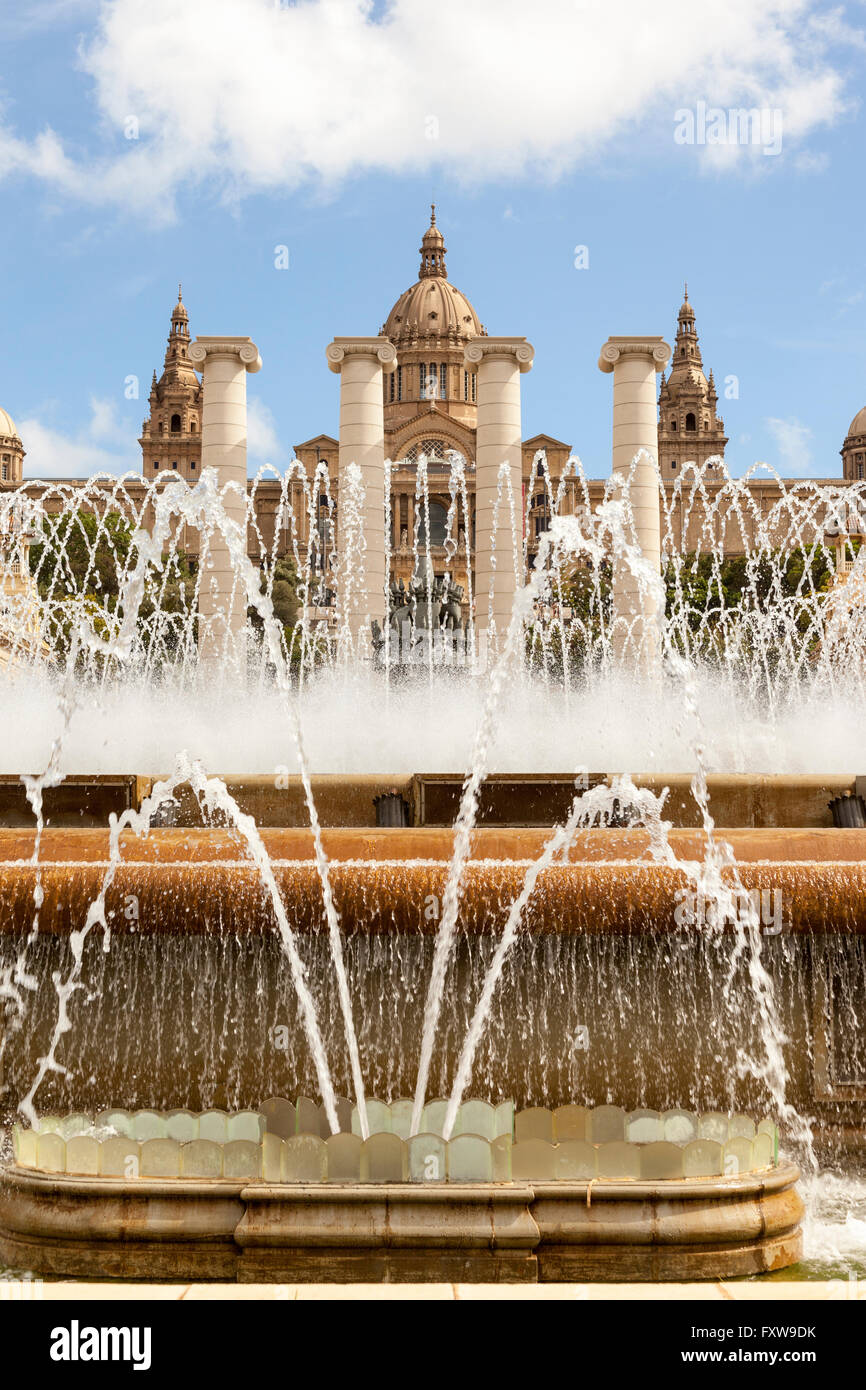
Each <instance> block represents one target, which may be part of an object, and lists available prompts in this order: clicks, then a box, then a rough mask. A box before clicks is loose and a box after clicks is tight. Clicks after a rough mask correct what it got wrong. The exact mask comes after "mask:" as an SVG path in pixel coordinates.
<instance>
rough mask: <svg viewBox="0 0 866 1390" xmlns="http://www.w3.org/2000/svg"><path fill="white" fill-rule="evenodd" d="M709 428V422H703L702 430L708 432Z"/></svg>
mask: <svg viewBox="0 0 866 1390" xmlns="http://www.w3.org/2000/svg"><path fill="white" fill-rule="evenodd" d="M709 428H710V422H709V420H705V421H704V429H705V430H708V429H709Z"/></svg>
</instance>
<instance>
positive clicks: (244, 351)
mask: <svg viewBox="0 0 866 1390" xmlns="http://www.w3.org/2000/svg"><path fill="white" fill-rule="evenodd" d="M208 357H239V358H240V360H241V362H242V363H243V365H244V366H245V367H246V369H247V371H248V372H260V371H261V369H262V359H261V357H260V356H259V350H258V348H257V347H256V345H255V343H254V342H253V340H252V338H237V337H234V336H229V337H215V336H210V335H208V336H205V337H197V338H196V340H195V342H194V343H193V344H192V346H191V348H190V350H189V359H190V361H191V362H193V363H194V364H195V365H196V366H197V367H198V368H199V370H201V368H202V367H203V366H204V364H205V361H206V359H207V358H208Z"/></svg>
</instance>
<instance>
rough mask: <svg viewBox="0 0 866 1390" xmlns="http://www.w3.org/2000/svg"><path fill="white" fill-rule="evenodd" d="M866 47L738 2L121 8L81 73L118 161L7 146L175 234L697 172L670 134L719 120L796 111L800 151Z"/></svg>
mask: <svg viewBox="0 0 866 1390" xmlns="http://www.w3.org/2000/svg"><path fill="white" fill-rule="evenodd" d="M860 42H861V39H860V36H859V34H856V33H852V32H851V31H850V30H848V29H847V28H846V27H845V26H844V23H843V22H842V20H841V19H840V18H839V16H838V14H836V13H835V12H834V14H833V15H832V16H829V17H828V16H827V15H822V14H821V13H820V9H819V5H818V3H817V0H767V3H765V4H762V5H755V4H754V0H726V3H725V4H724V5H719V6H715V7H714V8H713V11H712V23H708V22H707V14H706V10H705V7H703V6H701V5H695V4H694V0H657V3H656V4H655V5H652V6H648V5H647V4H646V3H645V0H619V3H618V4H616V5H613V4H610V5H604V6H602V5H599V4H597V3H595V0H575V3H573V4H565V3H563V0H535V2H534V4H533V5H531V6H530V5H527V4H526V3H525V0H473V3H472V4H471V5H467V4H466V3H465V0H439V3H437V4H436V6H435V7H434V8H433V9H431V7H430V4H429V3H428V0H393V2H392V3H391V4H390V6H389V7H388V9H387V10H386V11H385V13H384V16H381V17H379V16H377V14H376V12H375V11H374V7H373V4H372V0H306V3H303V4H300V3H299V4H288V3H285V4H277V3H275V0H185V3H184V4H183V5H182V6H179V5H178V4H177V2H176V0H149V3H147V4H143V3H142V0H106V3H105V4H104V5H103V7H102V9H101V11H100V15H99V20H98V24H97V28H96V30H95V32H94V33H92V35H91V36H90V38H89V40H88V41H87V43H86V44H85V47H84V49H83V52H82V55H81V58H80V63H81V65H82V67H83V69H84V71H85V72H86V73H87V74H88V75H89V77H90V78H91V80H92V82H93V84H94V93H93V97H94V101H95V105H96V108H97V110H98V113H99V116H100V130H99V135H100V138H101V139H102V141H103V146H102V149H101V152H99V153H93V154H91V156H90V157H89V158H86V159H85V160H84V161H83V162H82V163H81V164H76V163H74V162H73V161H72V160H70V159H69V157H68V156H67V154H66V153H65V151H64V149H63V146H62V142H61V141H60V140H59V139H58V137H57V136H56V135H55V134H54V133H53V132H51V131H45V132H43V134H42V135H41V136H39V137H37V138H36V139H35V140H33V141H27V140H24V139H21V138H15V137H14V136H13V135H12V134H11V132H9V133H7V135H6V137H5V139H4V138H2V137H0V169H2V168H3V167H4V166H5V167H7V168H18V169H25V170H29V171H30V172H31V173H33V174H36V175H38V176H39V177H41V178H44V179H46V180H49V181H50V182H52V183H53V184H56V185H57V186H59V187H60V188H62V189H64V190H66V191H67V192H69V193H71V194H77V195H79V196H80V197H82V198H86V199H89V200H91V201H93V202H114V203H120V204H123V205H124V206H126V207H130V208H132V209H138V210H141V209H148V210H149V211H150V214H151V215H170V213H171V199H172V197H173V196H174V195H175V194H176V193H177V192H178V191H179V190H180V189H184V190H187V191H189V190H191V189H193V188H195V187H196V186H198V185H202V184H204V185H207V186H212V187H214V188H216V189H217V190H218V192H219V193H220V194H221V196H223V197H224V198H229V199H231V198H236V197H239V196H242V195H243V194H244V193H247V192H253V191H268V190H285V189H291V188H294V187H297V186H298V185H300V184H303V183H305V182H308V181H313V182H315V183H318V184H319V185H320V186H322V187H324V188H329V187H332V186H334V185H335V184H336V183H338V182H339V181H340V180H341V179H344V178H346V177H348V176H350V175H353V174H357V173H362V172H364V171H369V170H384V171H388V172H402V171H406V170H411V171H413V172H418V171H419V170H423V169H425V168H431V167H434V166H437V165H444V166H446V167H447V168H448V169H449V171H450V172H456V173H457V174H459V175H462V176H463V177H464V178H466V179H471V180H474V181H478V180H479V179H484V180H490V179H495V178H502V177H517V176H521V175H524V174H531V175H533V176H554V175H556V174H558V173H561V172H562V171H564V170H566V169H568V168H570V167H572V166H574V165H576V164H578V163H579V162H581V161H585V160H587V159H592V158H595V157H597V156H598V154H599V153H600V152H601V151H602V150H603V149H604V147H605V146H607V145H609V144H610V142H611V141H613V140H615V139H617V138H618V137H621V136H625V135H628V136H629V138H630V141H631V142H632V143H631V148H632V151H633V150H634V146H635V144H639V145H640V147H641V148H644V149H645V148H646V147H647V146H649V145H651V146H653V147H656V148H658V149H659V150H663V151H666V152H669V153H670V154H671V156H672V157H673V155H674V154H676V155H678V156H679V157H680V158H687V157H688V155H687V153H686V152H684V151H683V150H682V149H681V148H678V147H677V146H675V144H674V141H673V127H674V121H673V113H674V111H675V110H676V109H677V108H683V107H689V106H692V105H694V104H695V103H696V102H698V101H701V100H703V101H706V102H707V103H710V104H714V105H717V106H722V107H726V108H731V107H743V106H746V107H754V106H759V107H768V108H772V109H779V110H781V111H782V113H783V117H784V131H785V148H786V149H787V148H788V145H789V143H791V144H794V143H796V142H798V141H802V139H803V138H804V137H806V136H808V134H809V133H810V132H811V131H813V130H814V129H815V128H816V127H818V126H821V125H822V124H826V123H828V122H832V121H834V120H835V119H837V118H838V117H839V115H840V114H841V113H842V112H843V111H844V110H845V109H846V104H847V99H846V96H845V92H844V83H843V78H842V75H841V72H840V71H839V70H837V68H836V66H834V61H833V55H834V53H835V52H836V51H837V50H839V51H840V52H841V53H842V55H843V61H844V57H845V56H846V49H847V48H848V47H850V45H852V44H859V43H860ZM130 117H133V118H135V120H136V121H137V122H138V128H139V133H140V138H138V139H134V140H129V139H126V138H125V137H124V130H125V129H128V126H127V123H128V121H129V118H130ZM704 153H705V154H707V157H715V156H713V155H712V154H711V153H708V152H707V151H705V152H704ZM738 153H742V154H743V155H744V156H745V157H746V158H748V156H749V155H750V151H749V149H748V147H746V148H745V149H743V150H742V151H737V150H736V149H734V150H728V151H727V156H728V157H729V158H734V159H736V156H737V154H738ZM751 162H752V163H754V161H753V160H752V161H751ZM772 162H773V161H765V163H772ZM157 208H158V209H159V212H155V211H154V210H155V209H157Z"/></svg>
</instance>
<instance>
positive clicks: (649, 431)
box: [598, 338, 670, 659]
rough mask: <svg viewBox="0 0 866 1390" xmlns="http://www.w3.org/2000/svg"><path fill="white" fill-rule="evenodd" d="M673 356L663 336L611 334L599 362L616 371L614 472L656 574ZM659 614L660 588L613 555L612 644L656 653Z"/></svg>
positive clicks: (643, 551) (639, 542)
mask: <svg viewBox="0 0 866 1390" xmlns="http://www.w3.org/2000/svg"><path fill="white" fill-rule="evenodd" d="M669 357H670V348H669V347H668V345H667V343H665V342H664V341H663V340H662V339H661V338H610V339H608V341H607V343H605V345H604V347H603V348H602V351H601V357H600V358H599V364H598V365H599V367H600V368H601V370H602V371H605V372H613V460H612V462H613V473H614V474H619V475H620V476H621V477H622V478H623V480H624V481H625V480H630V486H629V491H628V497H629V501H630V503H631V509H632V513H633V516H634V536H633V539H634V540H635V541H636V543H637V545H638V547H639V549H640V551H641V554H642V555H643V558H644V560H646V561H647V562H648V564H649V566H650V567H651V568H652V570H653V571H654V573H656V574H658V573H659V571H660V568H661V521H660V510H659V471H658V407H657V404H656V373H657V372H660V371H661V370H662V369H663V367H664V365H665V363H666V362H667V360H668V358H669ZM638 455H640V457H639V458H638V457H637V456H638ZM636 458H637V462H635V459H636ZM658 618H659V614H658V592H657V590H654V589H650V588H647V586H646V584H644V583H642V582H641V579H640V578H639V576H638V575H637V574H635V572H634V570H633V569H632V567H631V566H630V565H629V564H628V563H627V562H626V561H625V560H624V559H623V558H622V557H617V556H614V557H613V640H614V649H615V650H616V651H617V652H618V654H620V655H622V654H624V652H625V649H626V648H627V647H629V648H631V649H633V650H634V652H635V654H637V653H639V652H641V651H643V652H645V653H653V654H654V655H657V650H658V644H657V637H658ZM629 633H631V636H629ZM653 659H654V656H653Z"/></svg>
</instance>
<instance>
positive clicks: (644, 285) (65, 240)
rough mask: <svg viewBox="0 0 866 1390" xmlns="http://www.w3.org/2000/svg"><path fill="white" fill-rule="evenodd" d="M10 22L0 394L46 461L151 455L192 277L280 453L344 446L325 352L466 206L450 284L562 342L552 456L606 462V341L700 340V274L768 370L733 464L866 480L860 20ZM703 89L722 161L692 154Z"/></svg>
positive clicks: (734, 362)
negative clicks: (860, 475) (158, 381)
mask: <svg viewBox="0 0 866 1390" xmlns="http://www.w3.org/2000/svg"><path fill="white" fill-rule="evenodd" d="M7 11H8V7H6V9H4V14H3V16H0V95H2V105H0V197H2V209H3V215H2V217H0V247H2V255H3V267H4V272H5V274H4V296H3V298H4V306H5V317H6V323H5V326H4V328H5V331H4V333H3V348H4V350H3V357H2V369H0V404H2V405H3V406H4V407H5V408H6V409H7V410H9V412H10V413H11V414H12V416H13V417H14V418H15V420H16V421H17V422H18V424H19V428H20V429H21V432H22V435H23V436H24V443H25V447H26V448H28V450H29V452H30V458H29V459H28V463H30V464H31V471H38V472H41V473H44V472H48V473H52V474H56V473H66V474H68V475H73V476H79V475H81V474H82V473H84V472H87V471H91V470H93V469H96V468H98V467H107V468H110V469H112V470H115V471H119V470H122V468H123V467H124V466H126V465H131V466H136V465H137V463H138V460H139V454H138V450H137V446H136V444H135V439H136V436H137V434H138V432H139V430H140V426H141V421H142V418H143V416H144V414H145V411H146V395H147V391H148V389H149V383H150V375H151V371H152V370H153V368H154V366H156V367H159V366H160V365H161V361H162V354H163V352H164V345H165V335H166V332H167V328H168V317H169V313H170V310H171V306H172V303H173V300H174V298H175V295H176V287H177V282H178V280H182V281H183V285H184V298H185V302H186V304H187V307H188V309H189V311H190V316H191V324H192V329H193V332H194V333H195V332H201V333H231V332H237V333H248V334H250V335H251V336H252V337H253V338H254V339H255V341H256V342H257V343H258V345H259V348H260V350H261V354H262V358H263V362H264V368H263V371H262V372H261V373H260V375H259V376H257V377H256V378H255V379H254V380H251V382H250V387H251V402H252V405H251V411H252V430H251V445H252V452H253V455H254V457H253V464H254V465H255V464H257V463H259V462H262V461H264V460H265V459H267V460H270V461H272V462H274V463H276V464H278V465H280V466H283V465H285V463H286V462H287V461H288V459H289V458H290V457H291V446H292V444H294V443H296V442H299V441H301V440H304V439H307V438H309V437H310V436H311V435H314V434H317V433H319V432H320V431H325V432H327V433H331V434H336V432H337V405H338V400H337V393H338V382H337V379H336V378H335V377H334V376H333V375H332V374H331V373H330V372H329V371H328V370H327V367H326V364H325V358H324V349H325V347H326V345H327V343H328V342H329V341H330V339H331V337H332V336H333V335H334V334H338V333H352V332H359V333H375V332H378V330H379V328H380V326H381V324H382V322H383V321H384V319H385V317H386V314H387V312H388V309H389V308H390V305H391V304H392V302H393V301H394V300H395V299H396V298H397V296H398V295H399V294H400V292H401V291H402V290H403V289H404V288H405V287H406V286H407V285H408V284H409V283H411V281H412V280H413V279H414V278H415V276H416V273H417V264H418V257H417V248H418V246H419V243H420V237H421V235H422V233H423V231H424V229H425V227H426V225H427V220H428V213H429V203H430V200H431V197H435V199H436V203H437V207H438V217H439V223H440V226H441V227H442V229H443V231H444V233H445V236H446V242H447V245H448V249H449V255H448V268H449V273H450V277H451V279H452V280H453V281H454V282H455V284H457V285H459V286H460V288H461V289H462V290H463V291H464V292H465V293H466V294H467V295H468V296H469V297H470V299H471V300H472V301H473V303H474V304H475V307H476V309H477V310H478V313H479V315H480V316H481V319H482V321H483V322H484V324H485V326H486V327H487V329H488V331H489V332H491V333H522V334H525V335H526V336H527V337H528V338H529V339H530V340H531V341H532V342H533V343H534V345H535V349H536V358H535V366H534V368H533V370H532V372H531V373H530V374H529V375H528V376H526V377H524V378H523V393H524V394H523V399H524V419H523V423H524V434H525V436H527V437H528V436H530V435H533V434H536V433H539V432H546V433H549V434H552V435H554V436H556V437H558V438H561V439H565V440H566V441H568V442H569V443H570V444H571V445H572V448H573V449H574V450H575V451H576V452H577V453H579V454H580V456H581V457H582V459H583V460H584V464H585V466H586V468H587V471H588V472H589V473H591V474H594V475H602V474H605V473H606V472H607V471H608V470H609V447H610V437H609V436H610V404H611V403H610V378H609V377H607V376H604V375H602V374H601V373H600V372H599V371H598V368H597V366H596V362H597V358H598V350H599V348H600V346H601V344H602V342H603V341H604V340H605V338H606V337H607V336H608V334H611V333H632V332H648V333H663V334H665V336H666V337H668V339H669V340H671V339H672V336H673V332H674V329H675V322H676V311H677V308H678V306H679V303H680V301H681V297H682V282H683V280H684V279H688V282H689V291H690V297H691V299H692V302H693V304H694V306H695V310H696V313H697V322H698V330H699V333H700V337H701V346H702V349H703V354H704V365H705V367H706V368H707V369H709V367H710V366H712V367H713V368H714V370H715V375H716V381H717V384H718V385H719V388H720V393H723V391H724V386H723V383H724V380H725V378H728V377H735V378H736V382H737V384H736V391H737V394H736V398H734V399H723V400H722V401H721V404H720V409H721V412H722V414H723V416H724V419H725V423H726V426H727V432H728V434H729V436H730V444H729V446H728V462H729V465H730V467H731V469H732V471H733V472H735V473H741V472H743V471H745V469H746V468H747V467H748V466H749V465H750V464H751V463H752V462H753V461H754V460H756V459H763V460H767V461H768V462H770V463H772V464H773V465H774V466H776V467H778V468H779V470H780V471H781V472H782V473H783V474H785V475H787V476H791V475H800V476H820V475H838V474H839V472H840V461H839V457H838V450H839V447H840V445H841V443H842V439H843V438H844V435H845V433H846V430H847V426H848V424H849V421H850V420H851V418H852V416H853V415H854V414H855V412H856V411H857V410H858V409H859V408H860V407H861V406H862V405H864V404H866V327H864V324H866V317H864V315H866V264H864V254H863V220H864V197H863V187H864V179H863V162H864V160H863V156H864V138H863V136H864V124H863V123H864V113H863V111H862V109H861V106H860V103H859V100H858V91H859V89H860V87H861V85H862V81H863V72H864V38H863V34H864V32H866V12H864V7H863V6H862V5H860V4H856V5H848V6H847V7H841V8H840V7H832V8H830V7H825V6H820V5H814V4H810V3H807V0H777V2H776V3H770V4H767V5H764V6H761V7H760V13H758V12H757V11H756V10H755V7H754V6H753V5H752V4H751V3H748V4H747V3H746V0H731V3H730V4H728V5H726V6H724V7H714V9H713V12H712V22H710V20H709V18H708V16H707V11H706V7H705V6H701V5H695V4H694V3H691V4H685V3H682V0H660V3H658V4H657V5H655V6H653V7H647V6H646V5H645V4H644V3H642V0H641V3H637V0H621V3H620V4H619V5H618V6H610V5H609V4H607V5H601V4H598V3H590V0H585V2H584V0H577V3H572V2H571V0H537V2H536V3H535V4H534V5H533V6H532V7H529V6H525V5H523V4H519V3H516V0H471V3H470V4H466V3H457V2H456V0H441V3H440V4H439V5H437V6H436V7H435V15H436V24H435V25H434V26H432V29H431V25H430V15H431V10H430V6H429V5H428V4H426V3H425V4H421V3H419V0H397V3H395V4H392V5H384V4H377V5H375V6H371V5H368V4H364V3H359V2H358V0H305V3H297V4H291V5H289V4H282V5H281V4H279V3H276V4H275V3H274V0H187V3H186V4H185V5H184V6H178V5H177V4H176V3H175V0H149V3H148V4H142V3H141V0H107V2H106V3H104V4H102V5H100V4H99V3H91V0H45V2H44V3H39V0H36V2H35V3H34V0H31V3H30V4H29V5H28V6H27V7H20V9H19V10H18V12H16V13H15V14H9V13H8V12H7ZM701 16H703V18H701ZM701 103H703V104H704V105H705V107H706V108H708V109H709V111H710V118H711V119H713V118H712V112H713V110H714V109H718V110H719V111H720V112H721V113H722V115H723V116H725V118H726V121H727V124H725V122H722V123H721V124H719V123H718V121H717V122H716V127H715V130H716V133H717V134H718V132H719V131H720V132H721V135H720V136H719V143H705V144H699V143H695V144H690V143H681V142H680V140H679V139H678V138H677V137H676V134H675V132H676V131H677V129H679V131H680V132H681V136H682V132H683V131H684V130H686V126H687V123H685V122H684V118H683V116H682V114H680V116H679V117H677V115H676V113H677V112H680V113H682V112H691V113H693V114H694V117H695V121H696V130H697V129H698V128H699V114H698V113H699V110H700V106H701ZM733 107H749V108H751V107H755V108H757V109H759V110H761V111H764V112H766V113H768V115H767V117H766V120H767V122H768V124H766V125H765V136H766V139H765V143H766V145H767V147H769V146H770V145H771V143H772V141H771V139H770V132H771V129H775V127H774V126H772V124H771V122H772V120H773V119H776V118H774V117H773V116H772V113H773V112H779V113H781V114H780V116H779V117H778V119H779V120H780V121H781V125H780V126H779V130H780V132H781V148H780V149H779V151H778V152H777V153H771V154H765V153H764V146H763V145H762V144H761V143H760V142H759V143H758V144H756V145H749V144H743V143H742V142H741V140H740V139H739V138H738V137H737V136H736V133H734V134H733V135H732V133H731V132H732V131H733V125H732V123H731V121H730V120H729V119H728V118H727V113H728V112H729V111H730V110H731V109H732V108H733ZM130 122H132V124H131V125H130ZM131 133H132V134H134V135H135V137H136V138H129V136H130V134H131ZM281 245H286V246H287V247H288V248H289V261H290V264H289V269H288V270H277V269H276V268H275V265H274V259H275V248H276V247H278V246H281ZM578 246H585V247H587V248H588V262H589V263H588V266H587V268H585V269H577V268H575V264H574V262H575V248H576V247H578ZM130 376H136V377H137V378H138V379H139V382H140V391H141V398H140V399H139V400H137V401H136V400H134V399H133V400H129V399H127V396H126V394H125V389H128V388H125V383H126V381H127V379H128V378H129V377H130ZM732 389H733V388H732Z"/></svg>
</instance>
